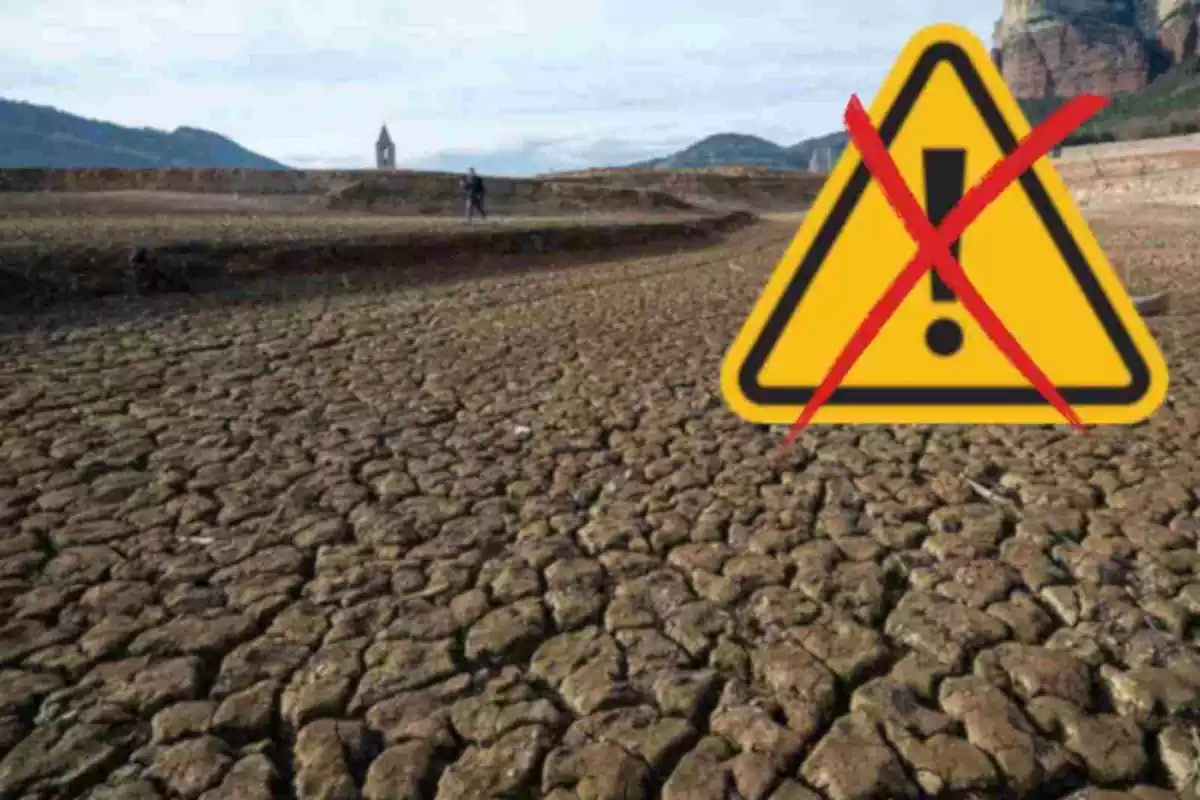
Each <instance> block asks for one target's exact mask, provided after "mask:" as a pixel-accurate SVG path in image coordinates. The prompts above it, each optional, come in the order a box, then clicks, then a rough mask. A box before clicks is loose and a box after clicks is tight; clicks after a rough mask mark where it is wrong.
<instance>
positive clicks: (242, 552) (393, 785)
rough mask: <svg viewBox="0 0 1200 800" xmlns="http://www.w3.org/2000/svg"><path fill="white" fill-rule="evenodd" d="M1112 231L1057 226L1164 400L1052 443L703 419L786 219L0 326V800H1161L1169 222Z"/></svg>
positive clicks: (1187, 310)
mask: <svg viewBox="0 0 1200 800" xmlns="http://www.w3.org/2000/svg"><path fill="white" fill-rule="evenodd" d="M1168 180H1169V178H1168ZM1158 197H1159V196H1158V195H1155V194H1153V193H1149V194H1143V195H1137V194H1135V193H1130V194H1128V195H1126V196H1125V197H1124V201H1125V202H1124V205H1123V206H1122V207H1121V209H1120V213H1116V212H1115V211H1114V212H1113V213H1109V212H1106V211H1103V210H1097V211H1096V213H1095V214H1094V216H1093V218H1094V220H1095V224H1096V227H1097V230H1098V232H1099V234H1100V236H1101V238H1102V241H1103V243H1104V245H1105V247H1106V248H1107V250H1108V252H1109V254H1110V256H1111V257H1112V259H1113V260H1114V261H1116V262H1118V263H1120V264H1124V265H1127V266H1129V267H1130V268H1131V269H1132V270H1133V271H1134V272H1135V273H1136V274H1137V275H1139V276H1140V280H1143V281H1144V282H1145V283H1147V284H1149V285H1153V286H1155V287H1167V288H1171V289H1172V290H1173V291H1174V292H1175V297H1174V299H1175V300H1176V302H1175V304H1174V305H1173V307H1172V312H1171V313H1170V314H1169V315H1167V316H1164V317H1159V318H1155V319H1154V320H1152V321H1151V326H1152V328H1153V330H1154V332H1155V334H1156V335H1157V337H1158V338H1159V341H1160V343H1161V345H1162V347H1163V349H1164V351H1165V353H1166V356H1167V359H1168V361H1169V363H1170V368H1171V375H1172V387H1171V395H1170V399H1169V401H1168V403H1167V404H1166V405H1165V406H1164V407H1163V408H1162V409H1161V410H1160V411H1159V412H1158V413H1157V414H1156V415H1155V416H1154V417H1153V418H1152V419H1151V420H1150V421H1148V422H1147V423H1144V424H1141V425H1137V426H1133V427H1129V428H1124V427H1121V428H1111V429H1098V430H1095V431H1092V432H1091V433H1089V434H1088V435H1086V436H1081V435H1075V434H1072V433H1070V432H1068V431H1065V430H1062V429H1058V428H1008V427H982V428H972V429H961V428H929V427H906V428H850V429H844V428H819V429H813V430H810V431H808V432H806V433H805V434H804V436H803V437H802V438H801V440H800V441H799V443H798V446H795V447H793V448H791V449H789V450H786V451H784V450H782V449H781V448H780V447H779V444H780V439H781V437H782V432H781V431H777V430H769V429H762V428H758V427H755V426H752V425H748V424H745V423H743V422H741V421H740V420H738V419H736V418H735V417H733V416H732V415H731V414H730V413H728V412H727V411H726V410H725V408H724V407H723V404H722V402H721V400H720V396H719V392H718V387H717V376H718V365H719V362H720V359H721V357H722V355H723V353H724V350H725V348H726V347H727V346H728V344H729V342H730V341H731V339H732V336H733V334H734V332H735V331H736V329H737V327H738V326H739V325H740V324H741V323H742V321H743V318H744V315H745V314H746V312H747V310H748V309H749V308H750V306H751V304H752V302H753V301H754V299H755V297H756V295H757V292H758V290H759V287H760V286H761V284H762V282H763V281H764V280H765V279H766V277H767V275H768V274H769V273H770V270H771V269H772V267H773V266H774V264H775V261H776V259H777V258H778V257H779V255H780V253H781V252H782V250H783V247H784V246H785V244H786V242H787V240H788V239H789V237H790V235H791V233H792V231H793V230H794V224H795V220H794V219H791V220H786V219H785V220H773V221H767V222H765V223H764V224H762V225H760V226H757V227H754V228H752V229H747V230H744V231H742V232H739V233H737V234H734V235H732V236H731V237H730V238H728V239H727V240H726V241H725V242H724V243H723V244H721V245H718V246H714V247H712V248H708V249H705V250H700V251H695V252H688V253H682V254H668V255H658V256H654V257H645V258H632V259H629V260H624V261H619V262H610V263H603V264H594V265H590V266H578V265H577V266H574V267H572V268H570V269H567V268H565V267H566V266H568V264H567V263H565V262H564V264H563V265H562V266H563V267H564V268H562V269H556V268H552V267H550V268H547V269H544V270H542V271H539V272H537V273H532V274H531V273H523V274H521V275H511V276H504V275H501V276H493V277H489V278H486V279H477V280H469V281H462V282H459V283H455V284H450V285H443V286H437V287H412V286H389V285H387V284H386V282H383V281H381V282H380V283H379V284H377V285H375V286H373V287H372V289H371V291H367V292H364V291H361V290H350V289H346V288H344V287H341V285H340V284H336V283H330V285H329V286H327V287H325V288H324V290H322V291H318V292H316V293H313V294H310V295H306V296H304V297H299V298H296V299H292V300H283V299H280V298H279V297H272V296H263V295H261V294H260V295H256V296H253V297H251V296H247V295H245V294H244V293H238V292H232V291H231V292H228V293H217V294H210V295H198V296H194V297H184V298H182V299H180V298H178V297H161V298H152V299H140V300H122V301H113V302H108V303H103V304H98V305H97V306H95V307H94V308H91V309H90V310H88V309H84V310H80V309H78V308H75V309H71V310H69V311H68V310H66V309H64V310H61V311H56V312H53V313H51V314H48V315H41V316H38V317H36V318H29V319H28V320H14V321H13V325H12V328H11V329H10V332H9V333H7V334H5V335H4V336H3V338H0V398H2V399H0V529H2V531H3V532H2V533H0V619H3V620H4V621H5V624H4V627H2V628H0V797H4V798H8V797H13V798H18V797H27V798H167V797H170V798H177V797H186V798H204V800H216V798H227V797H238V798H263V799H264V800H267V799H269V798H273V797H284V798H289V797H295V798H353V797H359V796H363V797H367V798H379V799H381V800H382V798H389V800H390V799H392V798H426V797H428V798H441V799H442V800H456V799H458V798H499V797H506V798H547V799H548V800H549V799H550V798H553V800H568V798H578V799H579V800H582V799H583V798H642V797H655V798H657V797H662V798H669V799H670V800H684V799H685V798H686V799H688V800H691V799H692V798H697V799H699V800H703V799H704V798H728V799H729V800H734V799H735V798H743V799H746V800H749V799H750V798H753V799H754V800H759V799H760V798H772V799H773V800H785V799H791V800H796V799H801V798H803V799H806V800H807V799H811V798H835V799H837V800H841V799H843V798H846V799H848V798H872V797H878V798H901V797H919V796H930V797H933V796H945V797H962V798H966V797H977V798H983V797H1041V798H1051V797H1067V796H1071V797H1091V798H1096V800H1100V798H1105V799H1106V800H1107V799H1108V798H1112V799H1113V800H1117V799H1119V798H1141V799H1142V800H1150V798H1171V797H1191V796H1195V792H1196V788H1197V781H1198V779H1200V777H1198V776H1200V768H1198V766H1197V764H1198V758H1200V756H1198V750H1200V734H1198V733H1197V724H1198V722H1200V699H1198V698H1200V627H1198V625H1197V619H1198V615H1200V547H1198V540H1200V514H1198V511H1197V509H1198V508H1200V495H1198V488H1200V447H1197V441H1198V438H1200V385H1198V381H1200V362H1198V361H1197V356H1196V354H1197V352H1198V351H1200V314H1198V312H1200V295H1198V293H1197V287H1200V282H1198V281H1200V266H1198V264H1197V260H1196V258H1195V255H1194V254H1195V252H1196V251H1197V248H1198V247H1200V227H1198V226H1197V224H1196V223H1197V222H1198V221H1200V216H1197V214H1198V212H1197V211H1195V210H1193V209H1190V208H1188V207H1186V206H1184V205H1179V204H1176V205H1174V206H1171V207H1170V208H1168V209H1165V210H1164V209H1162V208H1159V207H1155V206H1153V205H1149V204H1147V202H1146V199H1147V198H1153V199H1155V200H1157V199H1158ZM1136 198H1141V199H1140V200H1136ZM17 322H20V323H22V324H20V325H17V324H15V323H17ZM972 482H973V483H972ZM978 487H983V488H984V489H985V490H986V493H987V496H984V495H983V494H981V492H980V490H979V488H978ZM1088 787H1091V789H1088ZM1100 788H1104V789H1106V790H1107V791H1104V792H1102V791H1100ZM1077 792H1078V793H1077Z"/></svg>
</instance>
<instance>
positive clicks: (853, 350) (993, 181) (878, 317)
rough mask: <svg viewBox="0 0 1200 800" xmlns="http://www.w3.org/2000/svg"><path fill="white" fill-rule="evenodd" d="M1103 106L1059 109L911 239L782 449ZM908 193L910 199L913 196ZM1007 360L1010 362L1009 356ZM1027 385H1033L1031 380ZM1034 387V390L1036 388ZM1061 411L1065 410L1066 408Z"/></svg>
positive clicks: (963, 283) (983, 309)
mask: <svg viewBox="0 0 1200 800" xmlns="http://www.w3.org/2000/svg"><path fill="white" fill-rule="evenodd" d="M1107 103H1108V100H1107V99H1106V98H1103V97H1097V96H1094V95H1081V96H1080V97H1077V98H1075V99H1073V100H1072V101H1070V102H1069V103H1067V104H1066V105H1064V106H1062V107H1060V108H1059V109H1058V110H1057V111H1055V112H1054V113H1053V114H1051V115H1050V117H1049V118H1047V119H1046V120H1045V121H1044V122H1043V123H1042V124H1041V125H1039V126H1037V128H1035V129H1034V130H1033V131H1032V132H1031V133H1030V134H1029V136H1027V137H1025V139H1024V140H1022V141H1021V143H1020V144H1019V145H1018V146H1017V148H1016V149H1015V150H1014V151H1013V152H1012V153H1011V154H1010V155H1009V156H1008V157H1007V158H1005V159H1003V160H1002V161H1000V162H998V163H997V164H996V166H994V167H993V168H992V169H991V170H990V171H989V172H988V174H987V175H985V176H984V178H983V180H981V181H980V182H979V184H978V185H976V186H975V187H974V188H972V189H971V190H970V191H969V192H967V193H966V194H965V195H964V196H963V199H962V200H961V201H960V202H959V204H958V205H957V206H956V207H955V208H954V210H953V211H951V212H950V213H949V214H948V215H947V216H946V217H945V218H944V219H943V221H942V224H941V226H939V227H938V228H937V229H936V230H927V231H926V233H927V234H928V235H925V236H924V238H923V239H922V238H920V237H917V236H914V238H915V239H916V240H917V241H918V243H919V245H920V247H919V249H918V251H917V253H916V255H915V256H913V259H912V260H911V261H910V262H909V263H908V265H907V266H906V267H905V268H904V270H902V271H901V273H900V274H899V275H898V276H897V277H896V280H895V281H893V283H892V285H891V286H890V287H889V288H888V290H887V291H886V292H885V293H884V294H883V296H882V297H881V298H880V299H879V301H878V302H877V303H876V304H875V306H874V307H873V308H872V309H871V311H870V312H869V313H868V314H867V317H866V318H865V319H864V320H863V322H862V324H861V325H860V326H859V328H858V330H856V331H855V333H854V335H853V336H852V337H851V339H850V342H849V343H848V344H847V346H846V348H845V349H844V350H843V351H842V352H841V354H839V355H838V357H837V359H835V361H834V364H833V366H832V368H831V369H830V371H829V374H828V375H826V377H825V379H824V380H823V381H822V382H821V383H820V385H818V386H817V388H816V390H815V391H814V392H813V395H812V397H810V398H809V401H808V403H807V404H805V407H804V410H803V411H802V412H801V414H800V417H799V418H798V419H797V420H796V423H795V424H794V425H793V426H792V429H791V431H789V433H788V436H787V438H786V439H785V440H784V446H786V445H787V444H789V443H790V442H791V441H792V440H793V439H795V437H796V436H797V435H798V434H799V433H800V431H801V430H803V429H804V427H805V426H806V425H807V424H808V423H809V422H810V421H811V420H812V418H813V416H815V414H816V412H817V410H818V409H819V408H820V407H821V405H822V404H824V403H825V401H827V400H828V399H829V397H830V396H831V395H832V394H833V392H834V391H835V390H836V389H837V387H838V386H839V385H840V384H841V382H842V381H843V380H844V379H845V377H846V375H847V374H848V373H849V372H850V369H851V368H852V367H853V366H854V364H855V362H857V360H858V358H859V357H860V356H861V355H862V353H863V351H864V350H866V348H867V347H868V346H869V345H870V343H871V342H872V341H873V340H874V339H875V337H876V335H878V333H879V331H880V329H882V328H883V326H884V324H886V323H887V321H888V319H890V318H891V316H892V314H893V313H895V311H896V308H898V307H899V305H900V303H901V302H903V300H904V298H905V297H907V296H908V294H909V292H911V291H912V289H913V287H914V286H916V284H917V283H918V282H919V281H920V279H921V278H922V277H923V276H924V274H925V272H927V271H928V270H929V269H930V268H931V266H932V265H933V264H932V262H933V260H934V259H935V258H937V259H938V260H939V261H945V260H949V261H951V262H954V259H953V258H952V257H951V256H950V252H949V246H950V244H951V243H952V242H953V241H954V240H955V239H957V238H958V237H959V236H960V235H962V232H963V231H964V230H966V228H967V227H968V226H969V225H970V224H971V223H972V222H974V221H975V219H976V218H977V217H978V216H979V215H980V214H981V213H982V212H983V211H984V209H986V208H987V206H988V205H989V204H990V203H991V202H992V201H993V200H994V199H995V198H996V197H998V196H999V195H1000V193H1001V192H1003V191H1004V189H1005V188H1007V186H1008V185H1009V184H1011V183H1012V182H1013V181H1015V180H1016V179H1017V178H1019V177H1020V176H1021V175H1022V174H1023V173H1024V172H1025V171H1026V170H1027V169H1029V168H1030V167H1032V166H1033V164H1034V163H1035V162H1036V161H1037V160H1038V159H1039V158H1041V157H1042V156H1044V155H1045V154H1046V153H1047V152H1049V151H1050V149H1051V148H1053V147H1054V146H1055V145H1057V144H1059V143H1060V142H1061V141H1062V140H1063V139H1065V138H1066V137H1067V136H1069V135H1070V133H1071V132H1072V131H1073V130H1075V129H1076V128H1077V127H1079V126H1080V125H1081V124H1083V123H1084V122H1085V121H1087V120H1088V119H1089V118H1091V117H1092V116H1094V115H1095V114H1096V113H1097V112H1098V111H1100V109H1102V108H1103V107H1104V106H1105V105H1106V104H1107ZM856 108H857V109H858V111H860V112H861V111H862V106H861V104H860V103H859V102H858V98H857V97H852V98H851V100H850V104H849V105H848V107H847V111H846V118H847V119H846V121H847V128H848V129H850V128H851V119H852V118H857V119H859V120H860V121H861V122H865V123H866V127H867V128H868V129H869V133H868V135H867V136H863V135H862V132H861V131H859V136H857V137H855V130H853V129H851V130H850V133H851V136H852V137H854V138H855V145H856V146H857V147H858V148H859V150H860V152H863V145H862V143H861V141H860V140H862V139H866V138H868V137H870V138H873V139H874V141H875V143H876V144H877V145H878V147H877V148H876V151H882V153H883V156H884V157H885V160H886V164H885V165H884V166H882V167H881V169H884V170H886V169H887V164H890V165H891V167H892V169H893V171H895V174H896V176H897V177H898V175H899V173H898V171H896V170H895V164H894V162H892V160H891V157H890V155H889V154H888V153H887V148H886V147H884V146H883V143H882V141H880V140H879V135H878V133H877V132H876V131H875V130H874V128H873V127H871V125H870V120H869V119H868V118H867V117H866V114H865V112H862V113H861V115H860V116H857V117H856V115H855V109H856ZM856 127H861V125H857V124H856ZM867 147H868V148H870V145H869V144H868V145H867ZM863 160H864V162H866V163H867V167H868V169H871V171H872V173H874V172H875V168H874V166H873V165H872V164H871V163H870V161H869V160H868V158H867V153H866V152H863ZM871 160H873V161H878V160H879V159H877V158H876V157H875V154H873V155H872V157H871ZM899 182H900V184H901V185H902V186H903V181H902V180H901V181H899ZM905 192H907V187H905ZM907 193H908V195H909V197H910V198H911V197H912V195H911V192H907ZM890 199H891V198H890V195H889V200H890ZM914 202H915V200H914ZM917 209H918V213H919V217H918V218H919V219H922V220H924V222H925V225H926V227H927V229H932V228H933V226H932V224H931V223H929V220H928V218H926V217H925V215H924V212H921V211H920V207H919V205H918V206H917ZM901 219H902V220H903V221H904V222H905V226H906V228H908V229H909V232H910V234H912V233H913V231H912V227H913V226H912V224H911V221H909V220H907V219H906V218H905V217H904V215H901ZM941 256H944V257H945V258H941ZM955 266H958V265H957V264H956V263H951V264H950V265H949V268H947V267H946V266H945V265H944V264H943V265H941V269H939V274H941V275H942V278H943V280H945V281H946V283H947V285H949V286H951V288H953V289H954V290H955V292H956V293H957V294H958V295H959V296H960V297H961V298H963V301H964V305H966V306H967V309H968V311H970V312H971V313H972V315H974V316H975V317H976V319H977V320H979V322H980V325H981V327H984V330H985V331H986V332H987V333H988V335H989V337H991V338H992V340H993V341H995V342H996V343H997V346H999V347H1001V348H1002V349H1004V348H1003V345H1002V344H1001V342H1002V341H1003V340H1004V337H1006V336H1007V338H1009V339H1011V335H1009V334H1008V332H1007V331H1006V330H1004V329H1003V325H1002V324H999V322H1000V321H999V319H998V318H995V315H994V314H993V313H991V309H990V308H988V307H987V304H986V303H984V302H983V299H982V298H981V297H979V295H978V293H977V292H975V291H974V287H972V286H971V285H970V282H969V281H967V280H965V277H966V276H965V273H962V268H961V266H959V267H958V270H957V271H956V270H955V269H954V267H955ZM960 273H961V276H960ZM968 298H969V299H968ZM981 317H982V318H981ZM985 320H986V321H985ZM1001 331H1002V332H1001ZM993 334H996V335H993ZM997 335H998V336H999V337H1001V339H1000V341H997ZM1014 343H1015V340H1014ZM1019 349H1020V348H1019V346H1018V347H1017V350H1019ZM1005 354H1006V355H1010V353H1009V352H1007V351H1006V352H1005ZM1018 358H1019V356H1018ZM1026 358H1027V357H1026ZM1010 360H1012V357H1011V355H1010ZM1030 365H1032V360H1030V361H1029V362H1028V363H1027V364H1025V366H1026V367H1028V366H1030ZM1014 366H1017V368H1018V369H1020V368H1021V367H1020V365H1019V364H1014ZM1033 367H1034V370H1036V373H1035V374H1037V375H1040V374H1041V373H1040V370H1037V368H1036V365H1033ZM1023 372H1024V370H1023ZM1042 377H1044V376H1042ZM1026 378H1030V375H1028V374H1027V375H1026ZM1031 382H1033V381H1032V380H1031ZM1047 383H1048V381H1047ZM1035 385H1037V384H1036V383H1035ZM1039 388H1042V387H1039ZM1050 389H1051V391H1052V395H1051V396H1052V397H1053V396H1056V395H1057V391H1056V390H1054V387H1053V385H1052V384H1051V385H1050ZM1043 395H1045V392H1043ZM1059 399H1061V398H1059ZM1063 405H1064V406H1066V404H1065V402H1064V403H1063ZM1056 407H1057V406H1056ZM1059 410H1060V411H1062V410H1063V409H1062V408H1059ZM1066 410H1067V411H1068V412H1069V411H1070V407H1069V406H1066ZM1067 418H1068V419H1070V420H1071V421H1072V423H1073V424H1077V425H1078V424H1079V423H1078V418H1077V417H1075V418H1074V419H1072V417H1071V416H1068V417H1067Z"/></svg>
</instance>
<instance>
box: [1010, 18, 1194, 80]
mask: <svg viewBox="0 0 1200 800" xmlns="http://www.w3.org/2000/svg"><path fill="white" fill-rule="evenodd" d="M1198 17H1200V0H1005V2H1004V11H1003V15H1002V16H1001V18H1000V20H999V21H998V22H997V23H996V29H995V42H994V47H993V55H994V57H995V59H996V63H997V64H998V65H999V66H1000V69H1001V71H1002V72H1003V74H1004V78H1005V80H1006V81H1007V82H1008V84H1009V86H1010V87H1011V88H1012V90H1013V93H1014V94H1016V96H1017V97H1018V98H1021V99H1036V98H1045V97H1070V96H1072V95H1076V94H1079V93H1081V92H1095V93H1097V94H1105V95H1111V94H1116V93H1119V92H1129V91H1135V90H1137V89H1140V88H1142V87H1143V86H1145V85H1146V84H1147V83H1148V82H1149V81H1150V80H1152V79H1153V78H1154V77H1156V76H1157V75H1158V74H1159V73H1160V72H1162V71H1163V70H1164V69H1166V68H1167V67H1168V66H1170V65H1171V64H1174V63H1178V62H1180V61H1182V60H1184V59H1187V58H1191V57H1193V56H1195V55H1196V38H1197V37H1196V30H1197V18H1198Z"/></svg>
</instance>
